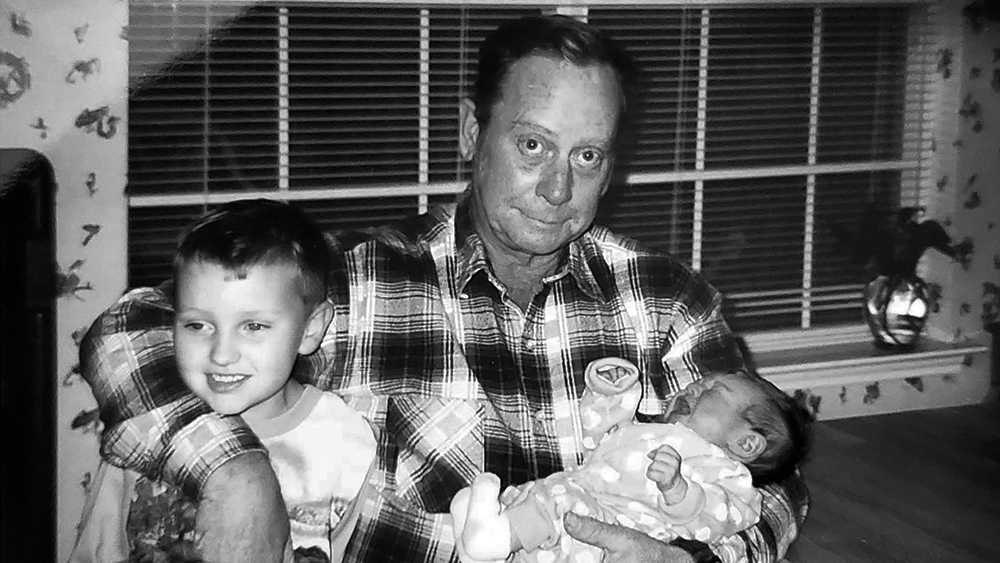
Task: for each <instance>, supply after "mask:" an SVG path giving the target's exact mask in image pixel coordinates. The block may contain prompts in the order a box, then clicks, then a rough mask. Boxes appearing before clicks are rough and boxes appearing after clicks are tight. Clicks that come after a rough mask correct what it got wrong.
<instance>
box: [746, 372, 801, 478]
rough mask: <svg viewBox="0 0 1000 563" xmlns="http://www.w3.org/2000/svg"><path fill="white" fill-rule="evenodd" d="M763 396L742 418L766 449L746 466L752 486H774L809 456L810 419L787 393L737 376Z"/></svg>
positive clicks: (749, 376) (762, 381) (757, 378)
mask: <svg viewBox="0 0 1000 563" xmlns="http://www.w3.org/2000/svg"><path fill="white" fill-rule="evenodd" d="M739 374H741V375H743V376H744V377H746V378H747V379H748V380H749V381H751V382H752V383H753V384H754V385H756V386H757V387H758V388H759V389H760V390H761V391H762V392H763V394H764V396H765V399H764V402H763V403H758V404H755V405H752V406H750V407H749V408H747V409H746V410H745V411H744V412H743V418H744V419H745V420H746V421H747V422H748V423H749V424H750V427H751V428H752V429H753V430H754V431H755V432H757V433H759V434H760V435H761V436H763V437H764V440H765V442H766V446H765V448H764V451H763V452H761V454H760V455H759V456H757V459H754V460H753V461H750V462H748V463H746V464H745V465H746V466H747V469H749V470H750V474H751V475H752V476H753V481H754V485H762V484H765V483H773V482H775V481H780V480H781V479H784V478H785V477H788V476H789V475H791V474H792V473H794V472H795V470H796V468H797V467H798V465H799V463H801V462H802V461H803V460H804V459H805V457H806V455H807V454H808V453H809V448H810V447H811V429H812V422H813V417H812V415H810V414H809V412H808V411H807V410H806V409H805V408H804V407H803V406H802V405H800V404H799V403H798V402H796V401H795V399H793V398H792V397H791V396H789V395H788V394H787V393H785V392H784V391H782V390H781V389H778V387H777V386H775V385H774V384H773V383H771V382H770V381H768V380H766V379H764V378H763V377H761V376H759V375H756V374H753V373H748V372H739Z"/></svg>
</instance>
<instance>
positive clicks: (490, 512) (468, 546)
mask: <svg viewBox="0 0 1000 563" xmlns="http://www.w3.org/2000/svg"><path fill="white" fill-rule="evenodd" d="M585 378H586V384H587V389H586V391H585V393H584V396H583V397H582V399H581V404H580V413H581V420H582V422H583V427H584V431H583V445H584V447H585V448H586V449H587V450H589V453H588V455H587V458H586V460H585V463H584V464H583V465H582V466H580V467H578V468H575V469H570V470H567V471H562V472H558V473H554V474H552V475H550V476H548V477H546V478H544V479H540V480H537V481H532V482H529V483H525V484H523V485H520V486H518V487H508V488H507V490H506V491H504V493H503V495H500V494H499V492H500V481H499V479H498V478H497V477H496V476H495V475H492V474H489V473H484V474H481V475H479V476H478V477H477V478H476V480H475V481H474V482H473V484H472V486H471V487H467V488H465V489H463V490H462V491H459V493H458V494H457V495H456V496H455V498H454V499H453V501H452V505H451V514H452V517H453V519H454V527H455V540H456V547H457V550H458V553H459V557H460V558H461V559H462V561H463V562H465V563H474V562H485V561H503V560H506V559H507V557H508V556H509V555H510V554H511V553H514V554H515V557H514V560H515V561H539V562H545V563H549V562H555V561H572V562H598V561H600V560H601V556H602V554H601V550H600V549H599V548H596V547H594V546H590V545H587V544H584V543H581V542H577V541H575V540H573V538H571V537H570V536H569V535H568V534H566V533H565V531H564V529H563V527H562V518H563V515H565V514H566V513H567V512H570V511H572V512H575V513H578V514H582V515H585V516H591V517H594V518H597V519H599V520H602V521H604V522H608V523H616V524H621V525H623V526H627V527H629V528H633V529H636V530H639V531H642V532H644V533H646V534H647V535H649V536H651V537H653V538H655V539H658V540H661V541H670V540H672V539H674V538H677V537H682V538H685V539H692V540H698V541H702V542H706V543H710V542H713V541H714V540H717V539H719V538H722V537H725V536H730V535H732V534H734V533H736V532H738V531H740V530H743V529H745V528H748V527H750V526H752V525H753V524H754V523H756V521H757V520H758V518H759V516H760V502H761V500H760V494H759V493H758V492H757V490H756V489H755V488H754V485H755V484H757V485H760V484H763V483H766V482H770V481H772V480H776V479H779V478H781V477H783V476H785V475H787V474H788V473H790V472H792V471H794V469H795V467H796V465H797V463H798V462H799V461H800V460H801V459H802V457H803V456H804V454H805V451H806V449H807V442H808V428H809V418H808V415H806V414H805V411H804V410H803V409H802V408H801V407H799V406H798V405H797V404H796V403H795V402H794V401H793V400H792V399H791V398H790V397H789V396H788V395H786V394H785V393H783V392H782V391H781V390H779V389H778V388H777V387H775V386H774V385H773V384H771V383H770V382H768V381H767V380H765V379H763V378H761V377H759V376H756V375H751V374H748V373H743V372H740V373H729V374H723V375H714V376H709V377H706V378H705V379H702V380H700V381H696V382H694V383H691V384H690V385H688V386H687V387H686V388H684V389H683V390H682V391H681V392H679V393H677V394H676V395H675V396H674V397H673V398H672V399H671V402H670V404H669V406H668V409H667V412H666V414H665V417H664V418H665V420H664V422H665V424H663V423H638V422H635V421H634V416H635V412H636V407H637V405H638V402H639V399H640V395H641V388H640V385H639V372H638V369H636V368H635V366H634V365H632V364H631V363H630V362H628V361H625V360H622V359H618V358H605V359H601V360H596V361H594V362H592V363H591V364H590V365H589V366H588V367H587V370H586V375H585Z"/></svg>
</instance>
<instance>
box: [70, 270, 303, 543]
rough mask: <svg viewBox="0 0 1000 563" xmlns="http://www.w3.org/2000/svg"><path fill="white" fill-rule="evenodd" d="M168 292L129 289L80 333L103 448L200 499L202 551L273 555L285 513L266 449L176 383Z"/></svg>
mask: <svg viewBox="0 0 1000 563" xmlns="http://www.w3.org/2000/svg"><path fill="white" fill-rule="evenodd" d="M165 289H166V290H165ZM168 292H169V288H143V289H137V290H134V291H131V292H129V293H127V294H126V295H125V296H123V297H122V298H121V299H120V300H119V301H118V302H117V303H115V304H114V305H113V306H112V307H110V308H109V309H108V310H107V311H105V312H104V313H102V314H101V316H100V317H98V318H97V320H96V321H94V323H93V325H91V327H90V330H89V331H88V332H87V335H86V337H85V338H84V339H83V342H82V343H81V346H80V364H81V371H82V374H83V377H84V379H86V380H87V382H88V383H89V384H90V387H91V390H92V392H93V393H94V397H95V398H96V400H97V403H98V406H99V408H100V415H101V421H102V422H103V424H104V432H103V435H102V444H101V452H102V456H103V457H104V458H105V459H106V460H108V461H109V462H111V463H113V464H114V465H117V466H120V467H126V468H129V469H133V470H135V471H137V472H139V473H142V474H144V475H146V476H147V477H149V478H153V479H160V478H162V479H165V480H167V481H169V482H171V483H173V484H175V485H177V486H180V487H182V488H183V489H184V491H185V492H186V493H187V494H188V495H189V496H190V497H191V498H196V499H199V513H198V528H199V531H200V532H201V533H202V537H203V547H204V549H205V555H206V558H207V559H208V560H211V561H233V562H236V561H254V560H259V561H276V560H279V559H280V556H281V549H283V542H284V539H285V538H287V534H288V522H287V518H286V517H285V512H284V506H283V503H282V501H281V496H280V492H279V490H278V486H277V479H276V478H275V476H274V472H273V470H272V469H271V466H270V463H268V461H267V456H266V452H265V450H264V448H263V446H262V445H261V443H260V441H259V440H258V439H257V437H256V436H254V434H253V433H252V432H251V431H250V430H249V428H248V427H247V426H246V425H245V424H244V423H243V421H242V419H241V418H240V417H233V416H231V417H223V416H220V415H218V414H216V413H214V412H213V411H212V410H211V409H209V408H208V406H207V405H205V404H204V402H202V401H201V400H199V399H197V398H196V397H195V396H194V395H192V394H191V393H190V392H189V391H188V390H187V388H186V387H185V386H184V384H183V382H182V381H181V378H180V377H179V375H178V374H177V370H176V365H175V362H174V356H173V332H172V329H173V307H172V305H171V303H170V300H169V298H168V297H167V294H168ZM251 516H252V517H251ZM282 526H283V528H282ZM279 542H280V543H282V545H281V547H280V548H279V550H278V551H277V555H276V556H275V555H274V554H273V553H272V544H273V543H279Z"/></svg>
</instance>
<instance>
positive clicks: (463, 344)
mask: <svg viewBox="0 0 1000 563" xmlns="http://www.w3.org/2000/svg"><path fill="white" fill-rule="evenodd" d="M626 68H627V61H626V59H625V58H624V56H623V55H622V53H620V52H619V51H618V50H617V49H616V47H615V46H614V45H613V44H612V43H611V42H610V41H608V40H607V39H606V38H605V37H604V36H603V35H602V34H601V33H600V32H598V31H597V30H596V29H594V28H592V27H590V26H587V25H586V24H582V23H580V22H577V21H576V20H573V19H571V18H566V17H561V16H548V17H535V18H526V19H522V20H518V21H515V22H512V23H509V24H506V25H504V26H501V28H500V29H498V30H497V31H496V32H495V33H494V34H492V35H491V36H490V37H489V38H487V39H486V40H485V42H484V44H483V45H482V47H481V49H480V62H479V77H478V80H477V82H476V87H475V93H474V98H473V99H472V100H468V101H466V102H465V103H464V104H463V105H462V107H461V108H460V119H461V122H460V147H459V148H460V150H461V153H462V155H463V156H464V157H465V158H467V159H470V160H471V161H472V163H473V179H472V183H471V185H470V187H469V190H468V191H467V192H466V194H464V195H463V197H462V198H461V200H460V201H459V203H458V204H457V206H456V207H454V208H450V209H436V210H433V211H431V212H429V213H427V214H426V215H423V216H420V217H415V218H413V219H411V220H408V221H405V222H403V223H402V224H399V225H394V226H391V227H387V228H386V229H383V230H382V231H380V232H379V233H377V234H376V235H374V236H373V237H371V238H368V239H366V240H364V241H363V242H360V243H357V244H354V245H352V246H351V247H349V248H342V249H340V250H341V251H342V254H339V255H340V256H341V257H342V258H343V263H342V264H341V265H340V266H339V267H338V268H336V271H335V272H334V282H333V286H334V287H335V289H334V290H333V292H332V294H331V295H330V299H331V301H332V302H333V304H334V307H335V310H336V312H335V317H334V321H333V324H332V325H331V328H330V330H329V332H328V334H327V337H326V339H325V341H324V344H323V346H322V348H321V350H320V352H319V353H317V354H316V355H315V356H313V357H311V359H310V362H308V363H306V364H304V365H302V366H300V367H301V368H302V370H301V371H302V375H303V376H304V377H307V378H309V379H310V380H311V381H312V382H314V383H316V384H317V385H319V386H320V387H322V388H324V389H330V390H333V391H336V392H338V393H341V394H342V395H343V396H345V397H346V398H347V400H348V401H349V402H350V403H351V404H352V405H353V406H354V407H355V408H357V409H358V410H360V411H361V412H363V413H364V414H365V415H366V416H367V418H368V419H369V420H370V421H371V423H372V424H373V426H374V427H375V429H376V432H377V434H378V462H377V471H376V472H375V474H374V475H373V476H372V478H371V481H370V483H369V485H370V487H369V488H370V491H369V493H368V494H367V496H366V499H365V502H364V504H363V506H362V508H361V510H362V515H361V518H360V522H359V524H358V528H357V530H356V531H355V533H354V535H353V538H352V540H351V543H350V546H349V548H348V553H347V557H346V559H347V560H352V561H353V560H367V561H377V562H387V561H438V560H440V561H447V560H449V559H450V558H453V557H454V554H453V545H452V541H453V540H452V536H451V529H450V526H451V522H450V517H449V516H448V514H447V512H448V507H449V503H450V501H451V498H452V496H453V495H454V494H455V493H456V492H458V491H459V490H460V489H461V488H463V487H465V486H467V485H468V484H469V483H470V482H471V481H472V479H473V478H474V477H475V475H477V474H478V473H480V472H481V471H489V472H491V473H495V474H497V475H499V476H500V479H501V481H502V483H503V485H507V484H519V483H523V482H525V481H528V480H531V479H537V478H540V477H544V476H546V475H548V474H550V473H552V472H554V471H558V470H561V469H563V468H564V467H568V466H572V465H576V464H578V463H580V462H581V461H582V459H583V457H582V456H583V453H584V448H583V444H582V439H583V436H582V425H581V421H580V417H579V411H578V405H579V399H580V396H581V394H582V393H583V390H584V369H585V367H586V365H587V364H588V363H589V362H590V361H591V360H594V359H596V358H602V357H608V356H615V357H621V358H625V359H628V360H629V361H631V362H633V363H634V364H635V365H636V366H638V367H639V369H640V371H641V373H642V374H643V386H644V393H643V397H644V398H643V401H642V403H641V404H640V408H639V410H640V412H641V413H643V414H645V415H647V416H649V417H652V418H655V417H656V415H657V414H659V413H662V412H663V410H664V408H665V405H666V399H667V397H668V396H669V395H670V394H671V393H673V392H675V391H677V390H678V389H680V388H682V387H684V386H685V385H686V384H687V383H689V382H691V381H693V380H696V379H699V378H701V377H704V376H706V375H708V374H710V373H718V372H723V371H729V370H734V369H738V368H741V367H742V359H741V355H740V353H739V350H738V348H737V346H736V342H735V339H734V338H733V336H732V335H731V333H730V331H729V329H728V327H727V326H726V324H725V322H724V321H723V319H722V316H721V313H720V302H721V297H720V295H719V294H718V293H717V292H716V291H715V290H714V289H713V288H711V287H710V286H709V285H707V284H706V283H705V282H704V281H703V280H702V279H701V278H700V277H699V276H698V275H697V274H695V273H692V272H691V271H690V270H688V269H687V268H686V267H684V266H683V265H681V264H679V263H677V262H675V261H674V260H672V259H671V258H669V257H666V256H662V255H657V254H653V253H650V252H648V251H646V250H644V249H642V248H641V247H640V246H638V245H637V244H636V243H634V242H632V241H630V240H627V239H624V238H621V237H618V236H616V235H614V234H612V233H611V232H609V231H607V230H606V229H603V228H601V227H597V226H593V225H592V222H593V219H594V216H595V213H596V211H597V206H598V202H599V200H600V199H601V196H602V195H603V194H604V193H605V191H606V190H607V188H608V184H609V181H610V177H611V171H612V167H613V164H614V161H615V147H616V141H617V137H618V133H619V130H620V128H621V123H622V120H623V116H624V113H625V109H626V103H625V91H626V88H625V82H626ZM172 322H173V320H172V311H171V308H170V302H169V298H168V297H167V296H166V295H164V294H163V293H162V292H160V291H158V290H148V289H147V290H137V291H135V292H132V293H130V294H128V295H126V296H125V297H123V298H122V300H121V301H119V303H118V304H116V305H115V306H114V307H112V308H111V309H109V310H108V311H107V312H106V313H105V314H104V315H102V317H101V318H99V319H98V320H97V322H95V324H94V326H93V327H92V329H91V331H90V334H89V335H88V338H87V339H86V341H85V343H84V346H83V350H82V354H83V361H84V370H85V375H86V377H87V379H88V381H90V383H91V385H92V387H93V389H94V392H95V395H96V397H97V399H98V401H99V403H100V404H101V407H102V410H101V412H102V417H103V420H104V422H105V424H106V425H107V430H106V432H105V436H104V443H103V451H104V453H105V455H106V456H107V457H108V458H110V459H111V460H112V461H114V462H116V463H118V464H121V465H128V466H130V467H132V468H135V469H138V470H140V471H141V472H143V473H145V474H147V475H150V476H159V475H161V474H162V475H163V476H164V477H165V478H167V479H168V480H170V481H172V482H174V483H177V484H179V485H182V486H184V487H185V489H186V490H187V491H189V492H190V493H191V494H192V495H194V494H198V495H199V497H198V498H199V499H200V508H199V528H200V529H201V530H202V531H203V532H204V535H203V537H202V548H203V551H204V555H205V558H206V560H209V561H234V562H235V561H240V562H243V561H276V560H279V559H280V557H281V553H282V548H283V547H284V544H285V540H286V538H287V526H288V525H287V519H286V518H285V515H284V511H283V505H282V501H281V497H280V493H279V491H278V489H277V485H276V481H275V478H274V475H273V473H272V471H271V469H270V466H269V465H268V462H267V458H266V453H265V452H264V450H263V448H262V447H261V446H260V444H259V442H258V441H257V440H256V438H255V437H254V436H253V434H252V433H251V432H249V431H248V430H247V428H246V426H245V425H244V424H243V423H242V421H241V420H240V419H239V418H237V417H229V418H224V417H220V416H218V415H215V414H213V413H211V411H210V410H209V409H208V408H207V407H206V406H205V405H203V404H201V403H200V402H199V401H198V400H196V399H195V398H194V397H192V396H191V395H190V394H189V393H187V392H186V391H185V390H184V387H183V385H182V384H181V383H180V380H179V379H178V378H177V377H176V374H175V368H174V366H173V365H172V359H171V353H170V352H171V346H172V343H171V342H170V337H169V334H170V326H171V323H172ZM799 490H800V489H799V488H798V487H796V486H794V484H791V485H789V486H787V487H785V488H781V487H775V488H771V489H766V490H764V491H763V492H764V498H765V503H766V504H767V507H766V509H765V510H764V513H765V514H766V515H767V518H766V519H765V520H764V521H762V522H761V523H760V524H758V525H757V526H756V527H755V528H752V529H750V530H749V531H747V532H745V533H743V534H741V535H740V536H739V537H733V538H730V539H729V540H728V541H726V542H724V543H723V544H721V545H716V546H711V547H708V546H704V545H701V544H698V543H697V542H680V543H679V544H676V545H666V544H662V543H660V542H657V541H655V540H653V539H651V538H649V537H647V536H644V535H642V534H640V533H638V532H634V531H632V530H630V529H627V528H624V527H620V526H615V525H610V524H605V523H602V522H598V521H596V520H592V519H587V518H580V517H575V516H567V519H566V522H565V524H566V527H567V530H568V531H569V532H570V534H571V535H573V536H574V537H576V538H577V539H579V540H581V541H584V542H587V543H590V544H593V545H597V546H599V547H601V548H603V549H604V550H605V561H620V562H623V561H644V562H648V561H694V560H704V561H711V560H716V558H717V557H721V558H723V559H726V560H733V559H736V558H739V557H742V556H744V555H745V554H749V555H750V557H751V558H753V560H759V561H766V560H773V559H777V558H780V555H782V553H783V551H784V549H785V548H787V545H788V543H789V542H790V541H791V539H793V538H794V536H795V534H796V531H797V526H798V523H797V521H796V518H797V517H799V515H800V513H799V507H798V501H796V500H793V498H792V497H793V495H792V494H790V493H792V492H796V491H799ZM799 500H804V499H799Z"/></svg>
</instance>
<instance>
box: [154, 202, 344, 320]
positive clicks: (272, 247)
mask: <svg viewBox="0 0 1000 563" xmlns="http://www.w3.org/2000/svg"><path fill="white" fill-rule="evenodd" d="M199 261H203V262H209V263H213V264H218V265H220V266H222V267H224V268H226V269H227V270H230V271H232V272H234V273H237V274H239V275H245V274H246V272H247V270H249V269H250V268H251V267H254V266H268V265H290V266H293V267H295V268H296V269H297V270H298V286H299V287H298V289H299V293H300V294H301V296H302V299H303V301H305V303H306V305H307V306H309V307H314V306H316V305H318V304H319V303H322V302H323V301H324V300H325V299H326V296H327V284H328V279H329V275H330V267H331V262H332V258H331V253H330V249H329V247H328V246H327V242H326V240H325V239H324V237H323V232H322V231H321V230H320V229H319V227H318V226H316V224H315V223H314V222H313V221H312V219H311V218H310V217H309V216H308V215H307V214H306V213H305V212H304V211H302V210H301V209H299V208H298V207H295V206H294V205H292V204H290V203H285V202H281V201H274V200H270V199H244V200H238V201H233V202H230V203H225V204H223V205H220V206H218V207H216V208H214V209H213V210H211V211H209V212H208V213H207V214H206V215H204V216H203V217H202V218H200V219H199V220H198V221H196V222H195V223H194V224H192V225H191V226H189V227H188V228H187V229H186V230H185V231H184V234H183V235H182V237H181V241H180V244H179V245H178V247H177V252H176V254H175V255H174V279H175V280H176V278H177V274H178V273H179V272H180V269H181V268H182V267H183V266H184V265H186V264H188V263H191V262H199Z"/></svg>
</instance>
